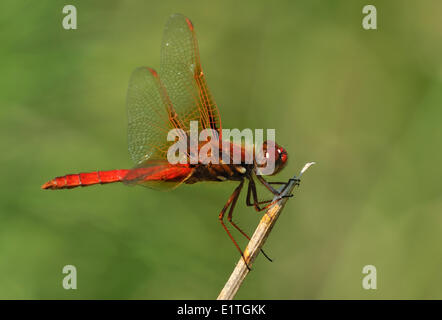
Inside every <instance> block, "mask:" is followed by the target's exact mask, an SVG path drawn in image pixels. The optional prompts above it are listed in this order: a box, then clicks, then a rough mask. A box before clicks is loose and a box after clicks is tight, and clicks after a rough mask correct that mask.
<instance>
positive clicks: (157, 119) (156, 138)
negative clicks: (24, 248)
mask: <svg viewBox="0 0 442 320" xmlns="http://www.w3.org/2000/svg"><path fill="white" fill-rule="evenodd" d="M159 74H160V76H159V75H158V73H157V72H156V71H155V70H154V69H151V68H148V67H140V68H137V69H135V71H134V72H133V73H132V76H131V79H130V82H129V88H128V94H127V111H128V122H129V126H128V138H129V139H128V141H129V153H130V155H131V157H132V160H133V161H134V162H135V163H136V166H135V168H133V169H119V170H109V171H96V172H89V173H78V174H67V175H64V176H61V177H56V178H54V179H52V180H50V181H48V182H46V183H45V184H44V185H43V186H42V188H43V189H70V188H75V187H79V186H81V187H85V186H90V185H95V184H106V183H113V182H123V183H125V184H129V185H142V186H147V187H151V188H155V189H161V190H165V189H166V190H167V189H172V188H175V187H177V186H179V185H180V184H182V183H186V184H193V183H196V182H200V181H201V182H202V181H219V182H221V181H238V182H239V185H238V186H237V187H236V189H235V190H234V191H233V193H232V195H231V196H230V198H229V199H228V201H227V203H226V204H225V206H224V207H223V209H222V210H221V213H220V214H219V220H220V222H221V224H222V226H223V228H224V229H225V231H226V232H227V234H228V235H229V237H230V238H231V240H232V241H233V243H234V244H235V246H236V248H237V249H238V251H239V252H240V254H241V256H243V253H242V251H241V249H240V247H239V245H238V243H237V242H236V241H235V239H234V238H233V236H232V234H231V233H230V231H229V229H228V228H227V227H226V225H225V223H224V221H223V218H224V216H225V214H226V212H227V210H229V211H228V215H227V220H228V221H229V223H230V224H231V225H232V226H233V227H234V228H236V229H237V230H238V231H239V232H240V233H241V234H242V235H243V236H245V237H246V238H247V239H249V240H250V237H249V236H248V235H247V234H246V233H245V232H244V231H242V230H241V229H240V228H239V227H238V226H237V225H236V224H235V223H234V222H233V221H232V214H233V210H234V207H235V205H236V202H237V200H238V197H239V195H240V192H241V190H242V188H243V185H244V181H246V180H247V181H248V189H247V198H246V203H247V206H253V207H254V208H255V209H256V210H257V211H262V210H265V209H266V208H268V207H269V206H270V205H271V204H273V203H274V202H273V201H272V200H268V201H259V200H258V196H257V191H256V185H255V180H254V179H255V178H256V179H257V180H258V181H259V182H260V183H262V184H263V185H264V186H265V187H266V188H267V189H268V190H269V191H270V192H271V193H273V194H274V195H280V192H279V191H277V190H276V189H275V188H273V187H272V186H271V184H285V183H283V182H268V181H266V180H265V179H264V178H263V177H262V176H261V175H259V174H258V165H257V163H256V161H253V163H245V162H244V163H239V164H226V163H223V162H221V163H220V164H213V163H209V164H204V163H196V164H190V163H189V162H188V163H187V164H180V163H178V164H171V163H169V162H168V160H167V150H168V148H169V147H170V145H171V144H172V143H173V142H171V141H167V139H166V137H167V133H168V132H169V131H170V130H171V129H174V128H175V129H182V130H184V132H186V133H187V132H189V129H190V128H189V124H190V121H197V122H198V126H199V127H200V128H202V129H213V130H215V131H216V132H218V133H219V138H220V140H221V137H222V136H221V134H222V131H221V130H222V128H221V119H220V116H219V112H218V108H217V106H216V104H215V101H214V100H213V98H212V95H211V94H210V91H209V88H208V86H207V83H206V79H205V76H204V73H203V70H202V68H201V63H200V57H199V50H198V43H197V39H196V36H195V30H194V27H193V24H192V22H191V21H190V20H189V19H188V18H186V17H185V16H183V15H181V14H175V15H172V16H171V17H170V19H169V21H168V22H167V24H166V27H165V31H164V36H163V42H162V46H161V67H160V72H159ZM230 143H231V142H230ZM273 145H274V148H275V150H274V151H275V152H273V153H272V154H274V157H275V159H274V164H275V170H274V172H273V174H276V173H278V172H279V171H280V170H281V169H282V168H283V167H284V166H285V164H286V163H287V152H286V151H285V150H284V149H283V148H282V147H280V146H278V145H277V144H276V143H273ZM266 146H267V144H266V143H264V145H263V151H264V152H266V149H265V148H266ZM219 152H220V154H222V153H223V152H224V151H223V148H220V149H219ZM220 158H221V156H220ZM243 257H244V256H243Z"/></svg>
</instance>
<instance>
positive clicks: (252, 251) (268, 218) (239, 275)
mask: <svg viewBox="0 0 442 320" xmlns="http://www.w3.org/2000/svg"><path fill="white" fill-rule="evenodd" d="M313 164H314V162H309V163H307V164H306V165H305V166H304V168H303V169H302V170H301V172H300V174H299V176H298V177H296V176H295V177H293V178H292V179H290V180H289V182H288V183H287V185H285V186H283V187H282V188H281V189H280V190H281V191H282V193H281V195H279V196H276V197H275V198H274V199H273V200H274V201H277V200H278V199H280V200H279V201H277V202H276V203H275V204H274V205H273V206H271V207H270V208H269V209H267V211H266V213H265V214H264V216H263V217H262V219H261V221H260V223H259V225H258V227H257V228H256V230H255V233H254V234H253V236H252V238H251V239H250V241H249V243H248V245H247V247H246V249H245V250H244V258H245V260H246V261H247V265H248V266H249V267H251V266H252V264H253V262H254V261H255V259H256V257H257V256H258V254H259V252H260V250H261V248H262V246H263V245H264V243H265V241H266V239H267V237H268V236H269V234H270V231H272V228H273V226H274V225H275V223H276V220H278V217H279V215H280V214H281V212H282V209H283V208H284V206H285V204H286V202H287V200H288V199H289V198H288V197H281V196H287V195H290V194H291V193H292V191H293V189H294V188H295V186H297V185H299V182H300V180H299V179H300V178H301V176H302V174H303V173H304V172H305V171H306V170H307V169H308V168H309V167H310V166H311V165H313ZM247 265H246V264H245V262H244V259H243V258H242V257H241V258H240V259H239V261H238V264H237V265H236V267H235V269H234V270H233V272H232V274H231V275H230V278H229V280H227V282H226V284H225V285H224V288H223V289H222V290H221V293H220V294H219V296H218V300H232V299H233V298H234V297H235V294H236V292H237V291H238V289H239V287H240V286H241V284H242V283H243V281H244V279H245V277H246V276H247V274H248V273H249V271H250V270H249V269H248V268H247Z"/></svg>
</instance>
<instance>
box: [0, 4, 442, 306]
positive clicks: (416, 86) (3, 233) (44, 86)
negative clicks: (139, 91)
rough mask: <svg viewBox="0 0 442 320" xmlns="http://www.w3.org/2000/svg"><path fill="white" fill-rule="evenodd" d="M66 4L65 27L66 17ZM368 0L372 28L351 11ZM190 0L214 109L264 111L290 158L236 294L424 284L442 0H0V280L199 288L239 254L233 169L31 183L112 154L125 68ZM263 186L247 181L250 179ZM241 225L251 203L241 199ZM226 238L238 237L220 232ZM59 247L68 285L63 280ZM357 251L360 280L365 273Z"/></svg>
mask: <svg viewBox="0 0 442 320" xmlns="http://www.w3.org/2000/svg"><path fill="white" fill-rule="evenodd" d="M66 4H74V5H75V6H76V8H77V13H78V29H77V30H69V31H67V30H64V29H63V28H62V24H61V23H62V19H63V17H64V15H63V13H62V8H63V6H64V5H66ZM366 4H374V5H376V7H377V10H378V30H376V31H373V30H371V31H366V30H364V29H362V27H361V21H362V18H363V14H362V7H363V6H364V5H366ZM175 12H180V13H183V14H185V15H186V16H188V17H189V18H191V19H192V21H193V23H194V25H195V28H196V31H197V35H198V39H199V44H200V51H201V60H202V63H203V68H204V70H205V73H206V76H207V79H208V83H209V85H210V88H211V90H212V93H213V95H214V97H215V99H216V101H217V103H218V106H219V107H220V112H221V116H222V120H223V127H225V128H275V129H276V137H277V141H278V143H279V144H281V145H282V146H284V147H285V148H286V149H287V150H288V152H289V157H290V158H289V161H290V162H289V165H288V167H287V168H286V169H285V170H284V171H283V172H282V173H281V174H280V175H279V177H278V178H275V179H277V180H285V179H288V178H289V177H291V176H292V175H293V174H295V173H297V172H298V171H299V169H300V168H301V167H302V166H303V164H304V163H305V162H307V161H317V163H318V164H317V165H316V166H314V167H313V168H312V169H311V170H309V171H308V172H307V174H306V175H305V176H304V179H303V182H302V185H301V188H300V189H298V190H296V196H295V198H293V199H291V200H290V201H289V203H288V205H287V206H286V208H285V210H284V212H283V214H282V216H281V218H280V220H279V221H278V223H277V225H276V227H275V228H274V229H273V232H272V234H271V235H270V238H269V239H268V242H267V244H266V250H267V253H268V254H269V255H270V256H271V257H272V258H274V260H275V261H274V262H273V263H270V262H268V261H266V260H265V259H264V258H263V257H262V256H260V257H259V258H258V259H257V261H256V264H255V265H254V270H253V272H252V273H250V275H249V276H248V277H247V279H246V281H245V283H244V285H243V287H242V288H241V289H240V291H239V293H238V295H237V298H242V299H304V298H311V299H319V298H331V299H335V298H346V299H347V298H356V299H361V298H364V299H365V298H368V299H372V298H374V299H384V298H418V299H420V298H442V273H441V268H442V246H441V240H442V194H441V187H440V185H441V177H442V170H441V166H440V164H441V162H442V148H441V139H442V130H441V119H442V108H441V103H442V19H441V18H440V17H441V13H442V2H440V1H437V0H434V1H419V2H418V1H407V2H405V1H399V0H395V1H370V2H367V1H307V0H305V1H280V2H278V3H272V4H270V2H268V1H260V2H258V1H236V0H223V1H175V2H172V1H100V2H99V1H95V2H92V1H85V0H83V1H70V2H69V1H23V0H21V1H9V0H8V1H2V2H1V4H0V26H1V27H0V40H1V45H0V70H1V76H0V104H1V108H0V132H1V135H0V139H1V140H0V141H1V146H2V153H1V157H0V161H1V162H0V168H1V172H2V174H1V179H0V191H1V192H0V199H1V200H0V298H6V299H15V298H21V299H36V298H42V299H49V298H62V299H79V298H85V299H91V298H100V299H108V298H123V299H212V298H215V297H216V296H217V294H218V293H219V291H220V290H221V288H222V287H223V285H224V283H225V281H226V280H227V278H228V276H229V275H230V273H231V271H232V270H233V267H234V266H235V264H236V262H237V261H238V258H239V255H238V253H237V251H236V249H235V247H234V246H233V244H232V243H231V241H230V240H229V238H228V237H227V235H226V234H225V232H224V230H223V229H222V227H221V225H220V223H219V222H218V213H219V211H220V210H221V208H222V206H223V205H224V203H225V201H226V200H227V198H228V197H229V195H230V193H231V192H232V191H233V188H234V187H235V184H234V183H220V184H199V185H198V184H196V185H190V186H182V187H180V188H178V189H176V190H174V191H173V192H158V191H154V190H149V189H146V188H141V187H133V188H130V187H126V186H124V185H121V184H115V185H107V186H96V187H90V188H78V189H73V190H68V191H57V192H55V191H43V190H40V185H41V184H42V183H44V182H46V181H47V180H48V179H50V178H52V177H54V176H59V175H63V174H67V173H76V172H85V171H86V172H87V171H93V170H98V169H102V170H108V169H116V168H130V167H131V166H132V163H131V161H130V159H129V156H128V152H127V141H126V130H127V128H126V110H125V96H126V89H127V84H128V79H129V76H130V73H131V72H132V70H133V69H134V68H136V67H138V66H141V65H148V66H152V67H154V68H157V69H158V68H159V61H160V44H161V37H162V32H163V27H164V24H165V22H166V20H167V18H168V17H169V16H170V15H171V14H172V13H175ZM260 191H261V192H265V191H263V190H260ZM244 201H245V194H243V195H242V197H241V199H240V202H239V204H238V206H237V210H236V221H237V222H238V223H239V225H240V226H242V227H244V229H246V230H247V231H248V232H252V231H253V230H254V228H255V226H256V225H257V223H258V222H259V219H260V216H261V215H260V214H257V213H256V212H255V211H254V210H253V209H252V208H247V207H246V206H245V205H244ZM235 235H236V238H237V239H238V240H239V241H240V243H241V245H242V246H245V244H246V242H245V241H243V239H241V237H240V236H239V234H238V233H236V234H235ZM67 264H73V265H75V266H76V267H77V271H78V289H77V290H64V289H63V288H62V285H61V283H62V279H63V277H64V275H63V274H62V268H63V266H64V265H67ZM368 264H371V265H375V266H376V267H377V272H378V284H377V285H378V289H377V290H368V291H367V290H364V289H363V288H362V285H361V282H362V278H363V276H364V275H363V274H362V268H363V266H365V265H368Z"/></svg>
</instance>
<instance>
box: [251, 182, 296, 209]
mask: <svg viewBox="0 0 442 320" xmlns="http://www.w3.org/2000/svg"><path fill="white" fill-rule="evenodd" d="M260 181H261V180H260ZM264 181H265V180H264ZM265 182H266V183H269V184H270V182H267V181H265ZM277 184H283V183H281V182H277ZM284 184H285V187H284V188H283V189H282V190H281V192H278V191H277V194H276V195H280V194H281V193H283V192H284V190H285V188H286V187H287V185H288V184H287V183H284ZM251 195H252V196H253V203H252V202H251V201H250V196H251ZM292 196H293V195H285V196H280V197H278V198H277V199H276V200H273V199H272V200H265V201H259V200H258V193H257V192H256V185H255V182H254V181H253V178H252V177H250V179H249V186H248V189H247V199H246V204H247V206H249V207H250V206H253V207H254V208H255V210H256V211H258V212H261V211H263V210H266V209H268V208H270V207H271V206H272V205H274V204H275V203H276V202H278V201H279V200H280V199H282V198H290V197H292ZM261 204H267V205H265V206H264V207H262V208H261V207H260V205H261Z"/></svg>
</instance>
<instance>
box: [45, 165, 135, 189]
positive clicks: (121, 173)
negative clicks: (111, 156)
mask: <svg viewBox="0 0 442 320" xmlns="http://www.w3.org/2000/svg"><path fill="white" fill-rule="evenodd" d="M128 172H129V170H127V169H121V170H110V171H95V172H88V173H77V174H67V175H65V176H62V177H56V178H54V179H52V180H50V181H48V182H46V183H45V184H44V185H42V186H41V188H42V189H70V188H75V187H85V186H90V185H93V184H105V183H112V182H120V181H122V180H123V178H124V177H125V176H126V174H127V173H128Z"/></svg>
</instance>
